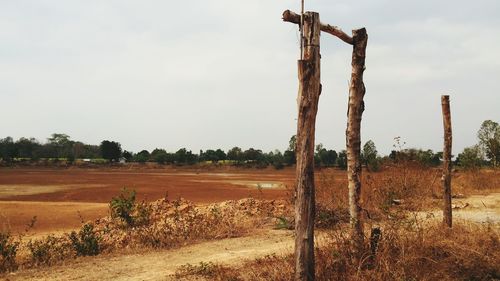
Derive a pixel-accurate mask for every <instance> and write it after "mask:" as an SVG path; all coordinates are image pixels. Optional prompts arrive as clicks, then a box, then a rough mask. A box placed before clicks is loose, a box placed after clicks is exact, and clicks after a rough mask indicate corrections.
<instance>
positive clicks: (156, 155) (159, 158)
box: [151, 148, 169, 164]
mask: <svg viewBox="0 0 500 281" xmlns="http://www.w3.org/2000/svg"><path fill="white" fill-rule="evenodd" d="M151 158H152V159H153V160H154V161H155V162H156V163H158V164H165V163H167V161H168V160H169V159H168V158H169V157H168V153H167V152H166V151H165V149H159V148H156V149H155V150H153V151H152V152H151Z"/></svg>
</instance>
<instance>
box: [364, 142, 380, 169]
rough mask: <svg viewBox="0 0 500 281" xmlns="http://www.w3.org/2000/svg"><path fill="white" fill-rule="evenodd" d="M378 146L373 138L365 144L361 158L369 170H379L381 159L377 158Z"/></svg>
mask: <svg viewBox="0 0 500 281" xmlns="http://www.w3.org/2000/svg"><path fill="white" fill-rule="evenodd" d="M377 153H378V152H377V147H376V146H375V143H374V142H373V141H372V140H369V141H367V142H366V143H365V145H363V151H362V153H361V159H362V160H363V162H365V165H366V167H367V169H368V170H369V171H377V170H378V169H379V161H378V158H377Z"/></svg>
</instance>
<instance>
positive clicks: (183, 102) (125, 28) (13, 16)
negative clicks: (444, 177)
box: [0, 0, 500, 154]
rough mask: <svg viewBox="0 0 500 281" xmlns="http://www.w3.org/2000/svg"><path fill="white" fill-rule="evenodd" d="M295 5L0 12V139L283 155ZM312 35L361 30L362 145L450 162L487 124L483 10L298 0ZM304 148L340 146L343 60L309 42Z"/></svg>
mask: <svg viewBox="0 0 500 281" xmlns="http://www.w3.org/2000/svg"><path fill="white" fill-rule="evenodd" d="M299 5H300V4H299V1H298V0H293V1H292V0H274V1H273V0H271V1H270V0H252V1H234V0H211V1H206V0H185V1H170V0H163V1H147V0H146V1H128V0H115V1H111V0H109V1H97V0H94V1H87V0H85V1H83V0H82V1H76V0H75V1H63V0H58V1H55V0H52V1H49V0H36V1H35V0H33V1H27V0H26V1H25V0H19V1H17V0H16V1H7V0H5V1H3V0H0V39H1V42H2V43H1V44H0V101H1V109H0V120H1V121H0V137H5V136H12V137H14V138H16V139H17V138H19V137H21V136H26V137H30V136H32V137H36V138H38V139H40V140H45V139H46V138H47V137H48V136H49V135H50V134H51V133H54V132H58V133H66V134H68V135H70V136H71V137H72V139H75V140H81V141H84V142H87V143H94V144H97V143H99V142H100V141H102V140H103V139H110V140H116V141H119V142H120V143H122V147H123V148H125V149H128V150H133V151H138V150H140V149H144V148H145V149H148V150H151V149H154V148H156V147H162V148H166V149H167V150H169V151H175V150H177V149H178V148H181V147H188V148H190V149H192V150H194V151H197V150H198V149H207V148H219V147H220V148H223V149H229V148H231V147H233V146H240V147H242V148H244V149H246V148H249V147H256V148H261V149H263V150H265V151H269V150H272V149H275V148H278V149H281V150H283V149H284V148H286V147H287V143H288V139H289V138H290V136H291V135H293V134H294V133H295V130H296V120H295V118H296V115H297V112H296V108H297V107H296V95H297V83H298V81H297V69H296V60H297V58H298V54H299V39H298V30H297V27H296V26H294V25H292V24H289V23H284V22H282V21H281V13H282V12H283V10H285V9H292V10H295V11H298V10H299ZM306 10H313V11H317V12H319V13H320V17H321V20H322V22H325V23H330V24H332V25H337V26H339V27H341V28H342V29H344V30H345V31H347V32H348V33H350V30H352V29H355V28H359V27H363V26H364V27H366V28H367V31H368V34H369V41H368V49H367V60H366V66H367V70H366V72H365V84H366V88H367V92H366V96H365V103H366V110H365V114H364V116H363V123H362V138H363V142H365V141H367V140H369V139H372V140H373V141H374V142H375V144H376V145H377V148H378V150H379V151H380V152H382V153H388V152H389V151H390V150H391V149H392V145H393V143H394V140H393V138H394V137H396V136H401V137H402V139H403V140H404V141H405V142H406V147H421V148H431V149H433V150H441V147H442V117H441V107H440V96H441V95H442V94H449V95H450V96H451V97H450V99H451V110H452V122H453V133H454V149H453V152H454V154H457V153H458V152H460V151H461V150H462V149H463V148H464V147H465V146H470V145H473V144H475V143H476V142H477V140H476V132H477V130H478V129H479V126H480V125H481V122H482V121H483V120H486V119H492V120H495V121H497V122H499V121H500V83H499V81H498V80H499V79H500V47H499V46H500V16H499V13H500V2H499V1H498V0H477V1H457V0H454V1H452V0H442V1H436V0H432V1H430V0H419V1H399V0H392V1H390V0H365V1H348V0H343V1H340V0H337V1H326V0H323V1H320V0H306ZM321 40H322V42H321V43H322V46H321V48H322V50H321V52H322V84H323V93H322V95H321V99H320V106H319V113H318V121H317V134H316V138H317V142H321V143H323V144H324V145H325V146H326V147H327V148H333V149H336V150H341V149H343V148H344V147H345V135H344V132H345V127H346V110H347V108H346V105H347V94H348V92H347V89H348V81H349V77H350V58H351V51H352V47H351V46H349V45H347V44H345V43H343V42H341V41H340V40H338V39H337V38H334V37H332V36H330V35H327V34H323V36H322V39H321Z"/></svg>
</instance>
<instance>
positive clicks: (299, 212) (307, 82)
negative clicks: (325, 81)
mask: <svg viewBox="0 0 500 281" xmlns="http://www.w3.org/2000/svg"><path fill="white" fill-rule="evenodd" d="M285 14H286V11H285V13H284V14H283V20H286V19H285ZM302 21H303V26H302V29H303V33H304V38H303V40H304V52H303V58H302V59H301V60H299V61H298V76H299V94H298V98H297V103H298V111H299V117H298V119H297V144H296V157H297V166H296V179H295V188H296V190H295V192H296V198H295V280H308V281H309V280H314V279H315V276H314V215H315V200H314V134H315V127H316V113H317V112H318V102H319V96H320V94H321V84H320V53H319V36H320V21H319V14H318V13H314V12H306V13H305V14H304V16H303V19H302ZM296 23H297V24H299V25H300V16H299V18H298V19H297V22H296Z"/></svg>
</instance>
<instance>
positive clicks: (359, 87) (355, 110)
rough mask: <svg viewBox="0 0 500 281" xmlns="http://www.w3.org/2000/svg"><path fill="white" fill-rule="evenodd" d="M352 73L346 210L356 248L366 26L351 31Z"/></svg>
mask: <svg viewBox="0 0 500 281" xmlns="http://www.w3.org/2000/svg"><path fill="white" fill-rule="evenodd" d="M352 35H353V37H352V38H353V51H352V74H351V83H350V86H349V107H348V109H347V130H346V145H347V179H348V187H349V213H350V217H351V230H352V238H353V241H354V243H355V245H356V248H357V250H358V251H361V250H362V248H363V241H364V233H363V224H362V219H361V211H362V209H361V205H360V197H361V155H360V151H361V117H362V115H363V111H364V110H365V104H364V101H363V97H364V95H365V84H364V83H363V72H364V70H365V55H366V45H367V42H368V35H367V34H366V29H364V28H361V29H357V30H353V31H352Z"/></svg>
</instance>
